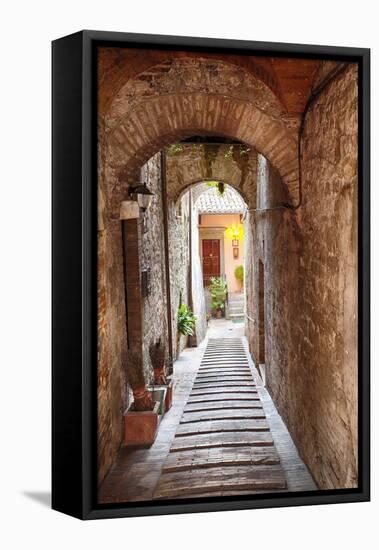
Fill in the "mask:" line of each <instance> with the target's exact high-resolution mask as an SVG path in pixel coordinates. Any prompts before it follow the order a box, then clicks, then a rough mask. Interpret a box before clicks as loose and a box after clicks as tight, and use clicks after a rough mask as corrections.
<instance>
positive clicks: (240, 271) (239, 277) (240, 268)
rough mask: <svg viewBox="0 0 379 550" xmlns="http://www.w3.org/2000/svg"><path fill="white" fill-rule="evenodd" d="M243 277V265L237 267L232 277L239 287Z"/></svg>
mask: <svg viewBox="0 0 379 550" xmlns="http://www.w3.org/2000/svg"><path fill="white" fill-rule="evenodd" d="M243 275H244V274H243V265H239V266H237V267H236V268H235V270H234V276H235V278H236V279H237V281H238V282H239V283H240V285H241V286H242V285H243Z"/></svg>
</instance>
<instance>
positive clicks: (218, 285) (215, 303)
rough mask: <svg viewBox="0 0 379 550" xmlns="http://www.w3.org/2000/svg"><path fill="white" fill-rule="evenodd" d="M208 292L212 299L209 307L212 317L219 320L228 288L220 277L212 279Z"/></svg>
mask: <svg viewBox="0 0 379 550" xmlns="http://www.w3.org/2000/svg"><path fill="white" fill-rule="evenodd" d="M209 292H210V294H211V298H212V302H211V307H212V310H213V312H214V315H215V317H217V318H220V317H222V314H223V312H224V309H225V302H226V298H227V294H228V286H227V284H226V281H224V280H223V279H222V278H221V277H212V278H211V282H210V285H209Z"/></svg>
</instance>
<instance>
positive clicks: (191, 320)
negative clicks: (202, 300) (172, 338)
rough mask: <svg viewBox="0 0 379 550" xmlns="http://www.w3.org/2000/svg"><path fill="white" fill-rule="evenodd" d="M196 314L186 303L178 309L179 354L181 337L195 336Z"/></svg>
mask: <svg viewBox="0 0 379 550" xmlns="http://www.w3.org/2000/svg"><path fill="white" fill-rule="evenodd" d="M196 319H197V317H196V315H194V314H193V312H192V310H191V308H189V307H188V306H186V305H185V304H180V306H179V309H178V323H177V329H178V332H177V347H176V349H177V354H178V355H179V352H180V337H181V335H183V336H193V335H194V334H195V324H196Z"/></svg>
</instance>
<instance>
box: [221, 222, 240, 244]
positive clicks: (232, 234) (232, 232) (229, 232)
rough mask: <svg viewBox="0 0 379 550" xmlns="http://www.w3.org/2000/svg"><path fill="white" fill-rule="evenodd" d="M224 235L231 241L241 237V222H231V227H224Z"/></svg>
mask: <svg viewBox="0 0 379 550" xmlns="http://www.w3.org/2000/svg"><path fill="white" fill-rule="evenodd" d="M225 233H226V236H227V237H228V238H229V239H232V240H233V241H239V240H240V239H243V225H242V223H238V224H237V223H233V224H232V225H231V227H227V228H226V229H225Z"/></svg>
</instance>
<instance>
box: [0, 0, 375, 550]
mask: <svg viewBox="0 0 379 550" xmlns="http://www.w3.org/2000/svg"><path fill="white" fill-rule="evenodd" d="M375 8H376V3H375V2H372V1H371V0H361V1H360V2H359V3H357V2H355V1H354V2H353V1H352V0H346V1H345V2H330V0H318V2H317V3H312V4H308V5H305V4H304V1H301V0H296V1H294V0H287V1H286V2H282V1H280V0H271V2H243V1H239V2H238V1H237V2H230V1H226V0H219V1H218V2H217V5H216V4H215V3H213V2H208V3H207V2H204V1H203V0H192V2H191V4H190V5H184V4H183V5H182V4H178V3H175V2H170V1H168V0H161V1H160V2H154V1H150V2H125V1H124V0H108V2H106V3H104V2H100V1H98V0H92V1H89V0H82V1H81V2H78V1H77V0H66V1H65V2H46V1H42V0H35V1H33V2H28V1H26V0H24V1H22V2H20V1H15V2H3V3H2V8H1V20H2V33H1V37H0V40H1V50H0V51H1V52H2V86H1V88H0V94H1V105H2V118H1V126H2V131H1V134H0V140H1V152H2V165H1V169H2V172H1V176H2V177H1V181H2V208H1V216H0V223H1V231H0V235H1V238H2V244H1V257H2V269H1V272H0V277H1V285H0V289H1V295H0V303H1V310H2V314H3V315H2V318H3V321H2V329H3V330H2V339H1V340H2V345H1V348H0V349H1V362H0V364H1V366H2V379H1V399H0V407H1V410H0V413H1V414H0V419H1V423H2V429H1V443H2V449H3V451H2V453H1V466H2V467H1V473H2V484H1V499H0V506H1V508H2V510H1V519H2V529H1V534H0V539H1V542H2V546H3V547H4V548H6V549H7V550H8V549H9V550H13V549H15V550H18V549H20V550H21V549H23V548H30V549H38V550H47V549H49V550H50V549H52V548H54V550H61V549H64V550H66V549H67V548H73V549H76V548H89V549H91V550H98V549H99V550H100V549H101V550H103V549H104V548H112V547H116V546H120V545H121V546H124V547H135V546H136V544H139V542H140V540H141V536H142V537H143V540H144V541H145V545H146V546H148V545H149V544H152V545H153V546H154V549H155V550H159V549H161V548H162V549H163V548H165V549H167V548H173V547H174V546H178V547H180V550H188V549H191V550H192V549H193V548H199V549H200V548H211V547H212V548H217V549H220V550H222V549H228V550H231V549H238V548H245V547H246V548H250V547H254V548H260V547H261V548H265V549H267V550H271V549H275V548H280V549H283V550H285V549H287V548H291V550H300V549H301V550H304V548H306V549H307V550H316V549H317V550H319V549H320V548H323V549H325V550H332V549H337V548H343V549H344V550H356V548H362V549H363V548H373V547H374V546H375V541H377V540H378V535H377V517H378V514H379V506H378V500H377V485H378V475H377V472H378V471H379V461H378V456H379V455H378V452H376V453H375V455H374V464H373V473H374V487H375V492H374V498H375V501H374V503H371V504H346V505H334V506H319V507H308V508H287V509H273V510H260V511H244V512H228V513H217V514H216V513H212V514H199V515H196V516H195V515H183V516H176V517H173V516H167V517H155V518H139V519H120V520H106V521H97V522H91V523H86V524H83V523H81V522H79V521H77V520H74V519H71V518H69V517H66V516H64V515H62V514H58V513H56V512H52V511H50V510H49V509H48V508H47V507H46V506H45V505H42V504H40V501H41V500H43V501H46V498H47V497H46V493H48V491H49V485H50V44H49V42H50V40H52V39H54V38H57V37H59V36H63V35H65V34H69V33H71V32H74V31H77V30H79V29H82V28H95V29H102V30H114V31H116V30H117V31H130V32H142V33H149V32H150V33H157V34H179V35H186V36H191V35H192V36H210V37H211V36H213V37H225V38H240V39H246V40H253V39H254V40H267V41H270V40H271V41H276V42H293V43H313V44H320V43H321V44H335V45H345V46H363V47H373V48H374V52H373V53H374V54H375V62H374V63H373V84H374V86H375V89H374V92H375V93H373V94H372V97H373V99H376V98H377V97H378V93H379V88H378V76H379V64H378V42H379V33H378V32H377V15H376V10H375ZM374 114H376V118H373V122H374V123H375V124H374V131H373V148H372V150H373V151H377V150H378V148H379V143H378V129H379V128H378V116H377V115H378V111H377V101H376V106H375V112H374ZM373 163H374V170H373V174H372V181H373V183H376V182H378V180H379V177H378V176H379V174H378V170H377V158H373ZM378 194H379V187H378V185H376V184H375V185H373V200H374V204H373V212H377V210H378V207H379V201H378V199H379V196H378ZM378 232H379V219H378V216H376V217H375V219H374V220H373V235H377V234H378ZM373 240H374V241H375V242H374V246H375V245H376V246H377V241H378V240H377V239H373ZM378 258H379V255H378V254H376V255H375V256H374V258H373V282H374V281H377V280H379V270H378V267H379V266H378ZM373 297H374V301H375V304H374V307H373V312H374V313H373V315H374V317H373V322H374V323H375V322H376V323H378V322H379V317H378V316H379V307H378V302H377V299H378V287H377V285H375V287H374V292H373ZM375 306H376V307H375ZM374 329H375V324H374ZM375 340H376V341H377V339H374V341H373V351H374V354H375V358H376V359H378V357H377V349H378V344H377V343H376V341H375ZM376 364H377V361H376ZM374 366H376V365H375V364H374ZM376 371H377V369H376V368H373V375H374V391H376V395H378V394H377V391H378V387H377V385H376V382H377V374H376ZM378 408H379V399H375V400H374V403H373V411H374V413H375V418H374V426H376V430H375V431H376V434H374V436H375V438H374V443H375V447H376V450H377V441H378V436H377V433H378V430H377V426H378ZM32 493H34V497H33V496H30V495H31V494H32ZM28 495H29V496H28Z"/></svg>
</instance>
